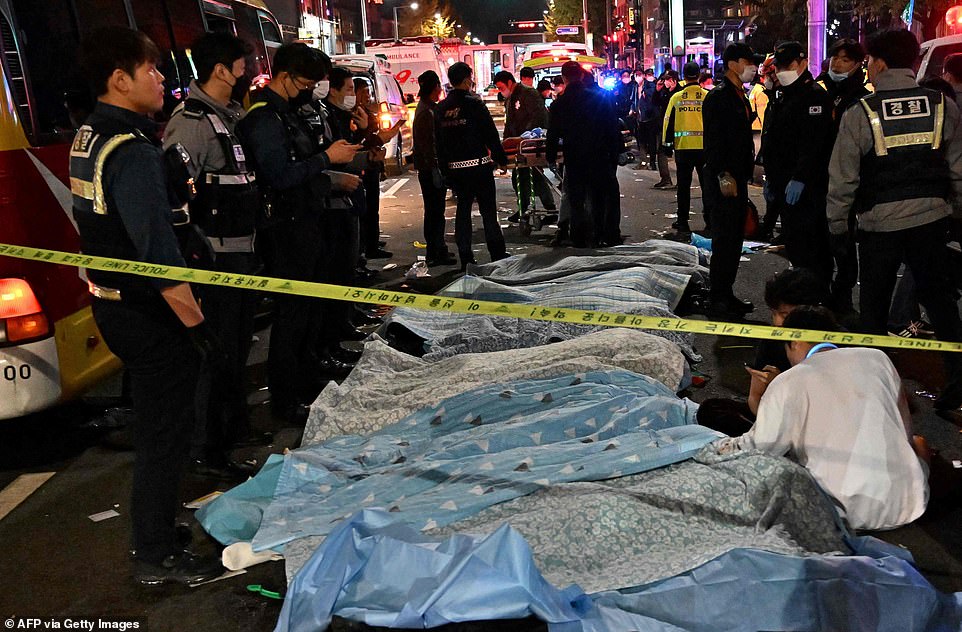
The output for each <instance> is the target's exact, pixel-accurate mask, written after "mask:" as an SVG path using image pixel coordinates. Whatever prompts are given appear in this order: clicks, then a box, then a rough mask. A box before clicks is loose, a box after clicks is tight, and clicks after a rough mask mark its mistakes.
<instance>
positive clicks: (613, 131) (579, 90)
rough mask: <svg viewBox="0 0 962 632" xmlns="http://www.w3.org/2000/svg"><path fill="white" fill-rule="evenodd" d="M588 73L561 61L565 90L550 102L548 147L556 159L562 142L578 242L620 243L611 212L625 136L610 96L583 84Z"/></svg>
mask: <svg viewBox="0 0 962 632" xmlns="http://www.w3.org/2000/svg"><path fill="white" fill-rule="evenodd" d="M586 75H587V73H585V71H584V69H583V68H582V67H581V65H580V64H579V63H578V62H575V61H569V62H565V64H564V65H563V66H562V67H561V76H562V77H563V78H564V80H565V90H564V93H563V94H562V95H561V96H560V97H558V100H557V101H556V102H555V103H554V105H552V106H551V122H550V124H549V125H548V138H547V144H546V149H545V157H546V158H547V160H548V162H549V163H553V162H554V161H555V160H556V159H557V156H558V151H559V148H560V147H561V146H562V145H563V149H564V164H565V176H564V178H565V181H564V195H565V197H566V198H567V199H568V201H570V203H571V220H570V221H571V228H570V232H571V240H572V242H573V244H574V246H575V247H576V248H584V247H586V246H589V245H591V246H595V245H598V244H601V243H611V244H615V243H620V231H619V225H618V220H619V219H620V215H618V217H615V216H614V215H615V213H613V212H611V211H613V210H614V209H615V208H617V206H616V202H618V200H616V199H614V198H613V196H612V193H613V186H612V180H613V179H615V180H616V171H617V169H618V155H619V154H620V153H621V152H622V151H623V150H624V140H623V139H622V135H621V130H620V129H619V126H618V119H617V118H616V117H615V113H614V109H613V108H612V106H611V104H610V103H609V100H608V98H607V97H605V96H604V95H603V94H601V92H600V91H599V90H596V89H589V88H588V87H587V86H586V85H585V80H586ZM609 202H610V204H609ZM562 208H564V201H563V202H562Z"/></svg>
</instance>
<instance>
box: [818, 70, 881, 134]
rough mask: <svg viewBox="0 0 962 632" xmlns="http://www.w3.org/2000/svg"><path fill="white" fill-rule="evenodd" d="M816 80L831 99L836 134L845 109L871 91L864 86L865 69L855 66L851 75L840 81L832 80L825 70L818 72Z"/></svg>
mask: <svg viewBox="0 0 962 632" xmlns="http://www.w3.org/2000/svg"><path fill="white" fill-rule="evenodd" d="M816 81H818V82H819V83H820V84H821V85H822V87H823V88H825V91H826V92H828V98H829V99H830V100H831V101H832V118H833V119H834V121H835V136H838V128H839V126H840V125H841V124H842V115H843V114H845V110H847V109H849V108H850V107H852V106H853V105H855V104H856V103H858V102H859V101H860V100H861V99H862V97H867V96H868V95H870V94H872V91H871V90H869V89H868V88H866V87H865V71H864V70H862V69H861V68H856V69H855V72H853V73H852V74H851V76H849V77H848V78H847V79H846V80H845V81H841V82H835V81H832V78H831V77H829V76H828V73H827V72H825V73H822V74H820V75H819V76H818V78H817V79H816Z"/></svg>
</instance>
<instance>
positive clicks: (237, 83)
mask: <svg viewBox="0 0 962 632" xmlns="http://www.w3.org/2000/svg"><path fill="white" fill-rule="evenodd" d="M250 89H251V78H250V77H248V76H247V75H246V74H244V75H241V76H240V77H234V85H233V86H232V87H231V89H230V98H231V99H233V100H234V101H237V102H238V103H243V102H244V98H245V97H246V96H247V93H248V92H249V91H250Z"/></svg>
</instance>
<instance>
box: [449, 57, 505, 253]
mask: <svg viewBox="0 0 962 632" xmlns="http://www.w3.org/2000/svg"><path fill="white" fill-rule="evenodd" d="M472 72H473V71H472V70H471V67H470V66H468V65H467V64H465V63H464V62H457V63H455V64H453V65H452V66H451V68H450V69H448V80H449V81H450V82H451V87H452V90H451V92H450V93H449V94H448V96H447V98H445V99H444V100H443V101H441V103H440V104H439V105H438V157H439V158H438V159H439V164H440V165H441V171H442V173H443V174H444V175H445V176H446V177H447V178H448V179H449V180H450V183H451V187H452V188H453V189H454V190H455V191H456V192H457V194H458V210H457V215H456V219H455V223H454V239H455V241H456V242H457V244H458V257H459V258H460V260H461V269H462V270H464V269H465V268H467V265H468V264H469V263H474V262H475V261H474V252H473V251H472V250H471V232H472V225H471V207H472V206H473V204H474V200H475V199H477V201H478V210H479V211H480V212H481V221H482V222H483V223H484V241H485V242H486V243H487V246H488V253H490V255H491V260H492V261H498V260H499V259H504V258H505V257H507V256H508V255H507V252H506V249H505V246H504V235H503V234H502V233H501V225H500V224H499V223H498V201H497V193H496V190H495V186H494V165H495V164H498V165H499V166H500V167H501V168H502V169H504V168H506V167H507V165H508V157H507V156H506V155H505V153H504V148H503V147H502V146H501V139H500V138H498V128H497V127H495V125H494V120H493V119H492V118H491V113H490V112H488V108H487V107H486V106H485V105H484V101H482V100H481V98H480V97H479V96H478V95H476V94H474V93H473V92H472V90H473V88H474V81H472V79H471V75H472Z"/></svg>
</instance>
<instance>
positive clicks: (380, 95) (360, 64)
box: [331, 54, 414, 176]
mask: <svg viewBox="0 0 962 632" xmlns="http://www.w3.org/2000/svg"><path fill="white" fill-rule="evenodd" d="M331 61H332V62H333V63H334V65H335V66H339V67H341V68H344V69H345V70H348V71H350V73H351V74H352V75H354V76H355V77H364V78H365V79H367V80H368V82H369V83H370V84H371V86H372V94H371V98H372V99H374V100H375V101H376V102H377V104H378V105H377V109H378V127H379V128H380V129H382V130H389V129H391V128H392V127H394V125H395V124H397V122H398V121H401V120H406V121H407V124H406V125H404V126H403V127H402V128H401V133H400V134H399V135H397V136H395V137H394V138H392V139H391V140H390V141H389V142H388V144H387V145H385V146H384V148H385V149H386V150H387V159H386V162H385V168H386V170H387V174H388V175H389V176H395V175H399V174H400V173H401V172H403V171H404V151H405V148H407V149H411V148H412V146H413V143H412V134H411V127H412V125H413V118H414V117H413V116H409V115H408V109H407V105H406V104H405V103H404V95H403V94H402V93H401V86H400V85H399V84H398V81H397V79H396V78H395V76H394V73H393V72H391V64H390V62H388V61H385V60H384V59H381V58H380V57H378V56H377V55H363V54H362V55H334V56H333V57H332V58H331Z"/></svg>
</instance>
